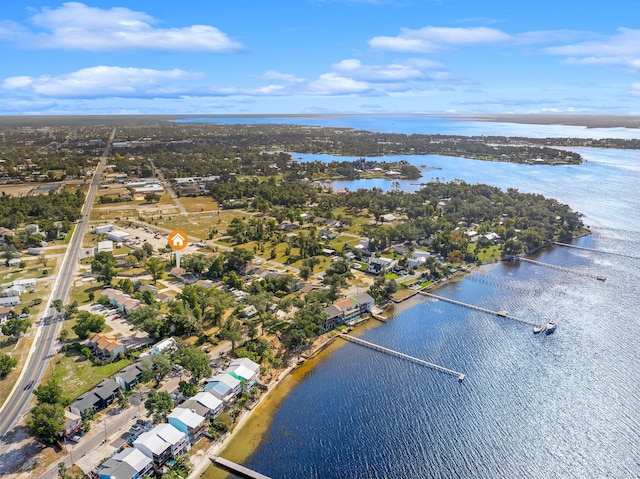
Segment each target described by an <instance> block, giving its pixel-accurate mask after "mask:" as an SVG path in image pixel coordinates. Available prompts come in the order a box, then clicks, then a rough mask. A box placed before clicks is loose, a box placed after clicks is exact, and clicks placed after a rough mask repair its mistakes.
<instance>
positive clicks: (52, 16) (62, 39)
mask: <svg viewBox="0 0 640 479" xmlns="http://www.w3.org/2000/svg"><path fill="white" fill-rule="evenodd" d="M31 23H32V24H33V25H35V26H36V27H37V29H38V31H37V32H28V31H27V30H25V29H24V28H22V27H20V26H19V25H17V24H14V23H11V22H4V23H3V24H2V25H0V38H5V39H8V40H12V39H13V40H14V41H16V42H18V43H19V44H20V45H21V46H27V47H32V48H33V47H37V48H62V49H73V50H89V51H111V50H132V49H136V50H160V51H214V52H224V51H236V50H239V49H241V48H242V45H241V44H239V43H237V42H234V41H233V40H231V39H230V38H229V37H228V36H227V35H226V34H225V33H223V32H221V31H220V30H219V29H217V28H216V27H213V26H210V25H191V26H188V27H182V28H154V27H153V26H152V24H153V23H156V20H155V19H154V18H153V17H151V16H149V15H147V14H146V13H144V12H136V11H133V10H130V9H128V8H124V7H114V8H111V9H108V10H105V9H101V8H96V7H89V6H87V5H85V4H83V3H78V2H67V3H63V4H62V6H61V7H59V8H57V9H50V8H43V9H42V10H41V11H40V12H39V13H37V14H35V15H33V17H32V18H31Z"/></svg>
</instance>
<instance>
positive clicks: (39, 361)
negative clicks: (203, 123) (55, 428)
mask: <svg viewBox="0 0 640 479" xmlns="http://www.w3.org/2000/svg"><path fill="white" fill-rule="evenodd" d="M115 131H116V130H115V128H114V129H113V131H112V132H111V136H110V137H109V140H108V142H107V145H106V147H105V150H104V152H103V154H102V157H101V159H100V162H99V164H98V167H97V168H96V170H95V171H94V174H93V178H92V180H91V184H90V185H89V190H88V192H87V196H86V198H85V203H84V205H83V207H82V213H81V217H80V220H79V221H78V223H77V224H76V228H75V230H74V232H73V235H72V236H71V241H70V242H69V245H68V247H67V251H66V253H65V255H64V258H63V260H62V265H61V266H60V271H59V273H58V276H57V277H56V279H55V281H54V283H53V286H52V288H51V292H50V295H49V298H48V300H47V302H46V304H45V308H44V310H43V313H42V317H41V318H40V320H39V321H38V322H37V323H36V324H35V325H34V326H33V329H34V330H35V331H34V334H35V339H34V342H33V346H32V348H31V351H30V352H29V355H28V357H27V360H26V363H25V365H24V366H23V369H22V372H21V374H20V377H19V378H18V381H17V382H16V384H15V386H14V388H13V390H12V391H11V393H10V394H9V397H8V398H7V400H6V401H5V403H4V404H3V405H2V407H1V408H0V412H1V414H0V455H1V454H2V452H3V450H4V447H5V443H4V437H5V435H6V434H7V432H9V431H10V430H11V429H13V428H14V427H15V426H16V425H17V424H18V421H19V420H20V418H21V417H22V416H23V415H24V414H26V413H27V412H28V409H29V403H30V401H31V395H32V393H33V390H34V389H35V388H36V387H38V384H39V383H40V380H41V379H42V376H43V374H44V372H45V370H46V368H47V366H48V364H49V361H50V359H51V358H52V356H53V354H54V353H55V349H56V343H57V340H56V337H57V334H58V329H59V322H60V321H62V317H61V315H60V314H59V313H58V312H57V311H56V310H55V309H53V308H52V307H51V305H52V303H53V301H54V300H56V299H61V300H62V301H63V303H64V301H65V300H66V298H67V296H68V293H69V289H70V287H71V284H72V283H73V276H74V272H75V268H76V267H77V265H78V254H79V252H80V246H81V245H82V238H83V237H84V234H85V232H86V230H87V228H88V226H89V213H90V211H91V207H92V205H93V201H94V199H95V196H96V192H97V191H98V185H99V184H100V179H101V178H102V174H103V171H104V169H105V167H106V164H107V157H108V156H109V151H110V150H111V143H112V141H113V138H114V136H115Z"/></svg>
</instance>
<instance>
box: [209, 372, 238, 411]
mask: <svg viewBox="0 0 640 479" xmlns="http://www.w3.org/2000/svg"><path fill="white" fill-rule="evenodd" d="M204 390H205V391H207V392H210V393H211V394H213V395H214V396H215V397H217V398H218V399H220V400H221V401H222V402H224V403H225V404H228V403H230V402H231V401H233V400H234V399H235V397H236V396H237V395H238V394H239V393H240V391H241V390H242V385H241V383H240V381H239V380H238V379H236V378H234V377H233V376H231V375H230V374H217V375H215V376H214V377H212V378H211V380H210V381H209V382H208V383H207V384H206V385H205V387H204Z"/></svg>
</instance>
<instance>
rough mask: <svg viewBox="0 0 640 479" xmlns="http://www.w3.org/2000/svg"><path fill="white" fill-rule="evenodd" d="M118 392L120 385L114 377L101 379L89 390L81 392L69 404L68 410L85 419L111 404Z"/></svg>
mask: <svg viewBox="0 0 640 479" xmlns="http://www.w3.org/2000/svg"><path fill="white" fill-rule="evenodd" d="M118 394H120V385H119V384H118V383H117V382H116V381H115V380H114V379H103V380H102V382H100V384H98V385H97V386H96V387H95V388H94V389H92V390H91V391H89V392H87V393H85V394H83V395H82V396H80V397H79V398H78V399H76V400H75V402H73V404H71V406H69V410H70V411H71V412H72V413H74V414H77V415H79V416H81V417H82V418H83V419H86V418H87V416H91V415H93V414H94V413H96V412H98V411H102V410H103V409H104V408H106V407H107V406H109V405H110V404H112V403H113V402H114V401H115V400H116V398H117V397H118Z"/></svg>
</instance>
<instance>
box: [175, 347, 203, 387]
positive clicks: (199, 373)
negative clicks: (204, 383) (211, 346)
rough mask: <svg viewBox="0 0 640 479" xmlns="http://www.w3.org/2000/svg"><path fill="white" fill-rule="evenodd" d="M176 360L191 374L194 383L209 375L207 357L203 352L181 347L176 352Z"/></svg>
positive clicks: (194, 348) (193, 348)
mask: <svg viewBox="0 0 640 479" xmlns="http://www.w3.org/2000/svg"><path fill="white" fill-rule="evenodd" d="M175 357H176V360H177V361H178V362H179V363H180V364H181V365H182V367H184V368H185V369H186V370H188V371H189V372H190V373H191V377H192V378H193V380H194V382H195V383H198V381H200V379H202V378H204V377H207V376H209V375H210V374H211V366H209V356H208V355H207V353H205V352H204V351H202V350H200V349H198V348H196V347H193V346H183V347H180V348H178V350H177V351H176V356H175Z"/></svg>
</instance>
